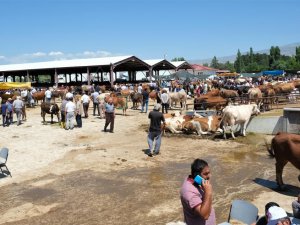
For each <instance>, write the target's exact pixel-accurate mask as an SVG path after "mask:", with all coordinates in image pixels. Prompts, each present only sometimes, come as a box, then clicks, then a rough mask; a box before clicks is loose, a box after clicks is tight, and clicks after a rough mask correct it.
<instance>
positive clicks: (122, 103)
mask: <svg viewBox="0 0 300 225" xmlns="http://www.w3.org/2000/svg"><path fill="white" fill-rule="evenodd" d="M109 98H112V100H113V104H114V106H115V108H117V107H119V108H122V111H123V116H126V110H127V108H128V106H127V98H124V97H117V96H115V94H114V93H111V95H110V96H106V97H105V99H104V100H105V102H107V101H108V99H109Z"/></svg>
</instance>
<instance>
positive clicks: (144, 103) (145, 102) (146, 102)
mask: <svg viewBox="0 0 300 225" xmlns="http://www.w3.org/2000/svg"><path fill="white" fill-rule="evenodd" d="M148 103H149V100H146V101H143V105H142V110H141V112H144V106H145V105H146V112H148Z"/></svg>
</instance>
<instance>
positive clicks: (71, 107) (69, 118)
mask: <svg viewBox="0 0 300 225" xmlns="http://www.w3.org/2000/svg"><path fill="white" fill-rule="evenodd" d="M65 113H66V115H65V117H66V128H65V129H66V130H69V129H71V130H73V128H74V117H75V104H74V102H73V99H72V98H69V99H68V103H67V104H66V108H65Z"/></svg>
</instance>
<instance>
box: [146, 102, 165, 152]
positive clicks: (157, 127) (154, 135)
mask: <svg viewBox="0 0 300 225" xmlns="http://www.w3.org/2000/svg"><path fill="white" fill-rule="evenodd" d="M160 108H161V104H159V103H157V104H156V105H155V106H154V109H153V111H151V112H150V113H149V115H148V118H149V119H150V127H149V133H148V145H149V151H148V153H147V155H148V156H150V157H152V156H153V155H158V154H159V150H160V144H161V135H162V129H161V122H163V124H164V126H165V125H166V122H165V117H164V115H163V114H162V113H161V112H160V111H159V110H160ZM154 141H155V146H154V150H153V154H152V147H153V142H154Z"/></svg>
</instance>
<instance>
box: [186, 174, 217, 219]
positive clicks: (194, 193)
mask: <svg viewBox="0 0 300 225" xmlns="http://www.w3.org/2000/svg"><path fill="white" fill-rule="evenodd" d="M193 183H194V180H193V179H191V178H186V179H185V180H184V182H183V184H182V187H181V190H180V198H181V203H182V207H183V214H184V220H185V222H186V224H187V225H215V224H216V215H215V210H214V208H212V209H211V211H210V215H209V218H208V219H207V220H205V219H203V218H202V217H201V216H200V215H198V214H197V213H195V212H194V208H195V207H196V206H198V205H199V204H201V203H202V197H203V196H204V195H205V193H204V191H203V190H202V189H201V188H199V187H196V186H195V185H194V184H193Z"/></svg>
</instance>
